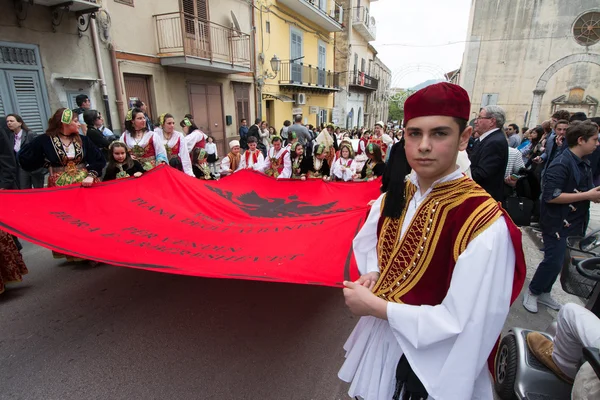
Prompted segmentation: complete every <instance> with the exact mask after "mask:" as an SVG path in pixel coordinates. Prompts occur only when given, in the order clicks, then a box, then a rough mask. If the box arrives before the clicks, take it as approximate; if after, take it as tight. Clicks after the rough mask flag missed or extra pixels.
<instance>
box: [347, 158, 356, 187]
mask: <svg viewBox="0 0 600 400" xmlns="http://www.w3.org/2000/svg"><path fill="white" fill-rule="evenodd" d="M354 174H356V163H355V162H354V160H352V162H351V163H350V166H349V167H347V168H346V169H345V170H344V181H345V182H349V181H351V180H352V178H353V177H354Z"/></svg>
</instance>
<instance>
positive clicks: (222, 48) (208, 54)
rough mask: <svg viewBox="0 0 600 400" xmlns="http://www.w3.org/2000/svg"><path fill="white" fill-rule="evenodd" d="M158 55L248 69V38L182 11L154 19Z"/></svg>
mask: <svg viewBox="0 0 600 400" xmlns="http://www.w3.org/2000/svg"><path fill="white" fill-rule="evenodd" d="M154 20H155V21H156V32H157V37H158V53H159V56H162V57H167V56H191V57H198V58H204V59H208V60H210V61H221V62H225V63H228V64H231V65H232V66H234V65H237V66H243V67H248V68H251V62H250V60H251V59H252V57H251V52H250V35H248V34H246V33H242V32H240V31H237V30H235V29H232V28H228V27H225V26H223V25H219V24H217V23H214V22H211V21H207V20H203V19H200V18H197V17H194V16H192V15H189V14H185V13H183V12H174V13H168V14H159V15H155V16H154Z"/></svg>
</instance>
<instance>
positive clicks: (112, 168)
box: [102, 142, 145, 182]
mask: <svg viewBox="0 0 600 400" xmlns="http://www.w3.org/2000/svg"><path fill="white" fill-rule="evenodd" d="M144 172H145V171H144V167H142V164H140V162H139V161H138V160H134V159H133V158H131V154H129V152H128V151H127V146H125V143H121V142H112V143H111V144H110V146H109V148H108V165H107V166H106V171H105V172H104V178H103V179H102V181H103V182H106V181H112V180H115V179H123V178H129V177H132V176H133V177H135V178H138V177H140V176H142V174H143V173H144Z"/></svg>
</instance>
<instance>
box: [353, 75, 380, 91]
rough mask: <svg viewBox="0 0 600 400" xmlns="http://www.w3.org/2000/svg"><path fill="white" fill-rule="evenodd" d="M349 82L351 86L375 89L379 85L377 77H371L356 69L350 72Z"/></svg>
mask: <svg viewBox="0 0 600 400" xmlns="http://www.w3.org/2000/svg"><path fill="white" fill-rule="evenodd" d="M350 84H351V85H353V86H362V87H365V88H367V89H372V90H377V88H378V87H379V79H377V78H373V77H372V76H369V75H367V74H365V73H364V72H360V71H356V72H354V73H353V74H352V78H351V79H350Z"/></svg>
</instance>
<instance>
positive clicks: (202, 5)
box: [196, 0, 208, 21]
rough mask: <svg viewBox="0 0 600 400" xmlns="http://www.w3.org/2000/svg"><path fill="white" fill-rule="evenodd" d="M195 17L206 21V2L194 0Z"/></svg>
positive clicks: (204, 0)
mask: <svg viewBox="0 0 600 400" xmlns="http://www.w3.org/2000/svg"><path fill="white" fill-rule="evenodd" d="M196 7H197V8H196V16H197V17H198V18H199V19H201V20H205V21H208V7H207V5H206V0H196Z"/></svg>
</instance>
